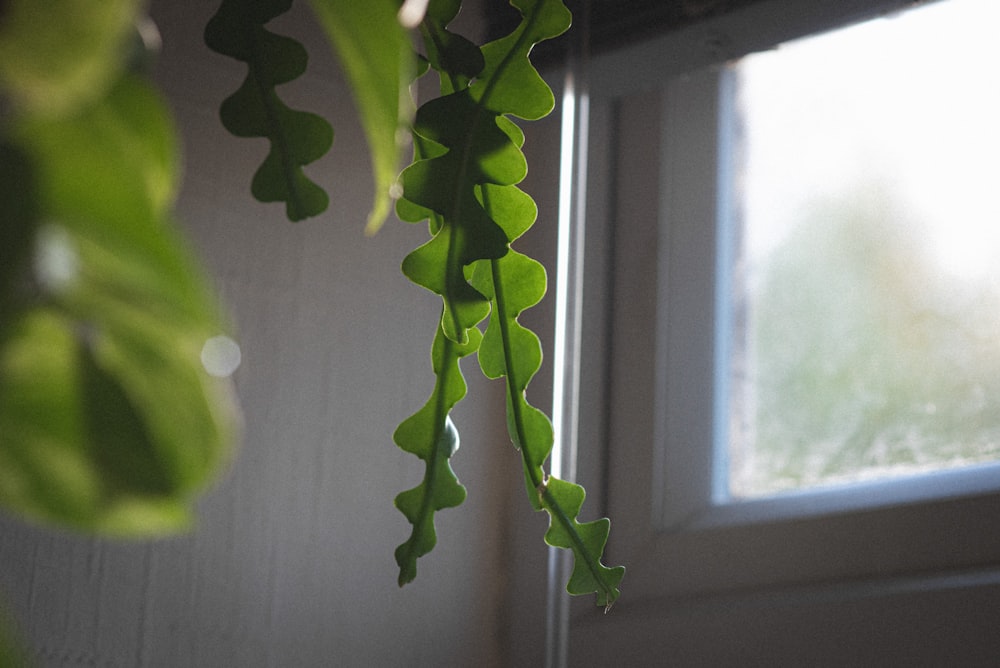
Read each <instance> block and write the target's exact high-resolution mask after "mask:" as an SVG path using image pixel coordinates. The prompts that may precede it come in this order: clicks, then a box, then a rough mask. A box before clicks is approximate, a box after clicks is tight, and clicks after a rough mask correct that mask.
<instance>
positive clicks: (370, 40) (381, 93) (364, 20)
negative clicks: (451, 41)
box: [312, 0, 416, 234]
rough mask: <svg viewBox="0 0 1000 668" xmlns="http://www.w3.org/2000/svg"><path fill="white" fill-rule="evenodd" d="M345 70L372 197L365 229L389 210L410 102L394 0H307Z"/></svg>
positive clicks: (411, 65)
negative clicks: (365, 145) (365, 149)
mask: <svg viewBox="0 0 1000 668" xmlns="http://www.w3.org/2000/svg"><path fill="white" fill-rule="evenodd" d="M312 7H313V10H314V11H315V12H316V15H317V16H318V17H319V19H320V22H321V23H322V25H323V27H324V28H325V30H326V33H327V35H328V36H329V38H330V42H331V44H332V45H333V48H334V50H335V51H336V53H337V55H338V57H339V60H340V64H341V67H343V68H344V72H345V73H346V75H347V79H348V81H349V82H350V85H351V90H352V91H353V93H354V102H355V105H356V106H357V109H358V113H359V116H360V119H361V124H362V126H363V128H364V131H365V135H366V137H367V139H368V148H369V153H370V155H371V160H372V175H373V177H374V181H375V201H374V203H373V204H372V210H371V213H370V214H369V216H368V224H367V226H366V231H367V232H368V233H370V234H371V233H374V232H376V231H377V230H378V229H379V228H380V227H381V226H382V223H383V222H384V220H385V218H386V216H387V215H389V211H390V210H391V205H392V199H393V186H394V185H395V183H396V173H397V170H398V169H399V161H400V155H401V151H402V138H403V137H404V136H405V132H404V129H405V128H406V127H407V126H408V125H409V124H410V119H411V117H412V115H413V103H412V101H411V100H410V97H409V93H408V92H407V87H408V86H409V83H410V81H411V80H412V78H413V74H414V72H415V70H416V62H415V59H414V56H413V50H412V48H411V46H410V40H409V37H408V36H407V34H406V31H405V30H403V28H402V26H400V24H399V21H398V20H397V18H396V13H397V11H398V9H399V2H398V1H397V0H364V2H345V1H343V0H312Z"/></svg>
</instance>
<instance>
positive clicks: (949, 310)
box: [729, 0, 1000, 498]
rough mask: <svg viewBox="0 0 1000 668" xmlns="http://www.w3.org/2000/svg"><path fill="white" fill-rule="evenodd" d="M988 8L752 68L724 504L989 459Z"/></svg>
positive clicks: (980, 4) (998, 95) (857, 32)
mask: <svg viewBox="0 0 1000 668" xmlns="http://www.w3.org/2000/svg"><path fill="white" fill-rule="evenodd" d="M998 20H1000V3H995V2H993V1H992V0H949V1H947V2H939V3H933V4H931V5H928V6H926V7H923V8H919V9H916V10H912V11H910V12H907V13H905V14H902V15H898V16H892V17H888V18H884V19H879V20H876V21H872V22H869V23H866V24H861V25H858V26H854V27H849V28H846V29H843V30H840V31H836V32H833V33H829V34H826V35H821V36H819V37H815V38H810V39H805V40H801V41H799V42H795V43H791V44H788V45H784V46H782V47H781V48H779V49H777V50H775V51H772V52H768V53H765V54H758V55H754V56H750V57H748V58H746V59H744V60H743V61H741V62H740V63H738V64H737V65H735V66H734V67H735V68H736V76H737V77H738V82H739V83H738V86H739V89H738V95H739V98H738V99H739V102H738V105H739V106H738V109H739V110H738V112H737V114H736V116H737V118H736V119H734V122H736V123H738V135H739V136H740V137H741V139H740V141H739V143H738V146H737V151H736V153H737V155H736V158H735V159H736V160H737V161H738V163H737V164H738V165H739V170H738V173H739V176H738V179H737V183H736V187H737V189H738V190H737V195H738V197H737V199H738V201H739V202H740V205H739V210H738V217H739V218H740V219H741V221H740V222H741V225H740V228H739V231H738V232H737V234H738V236H740V240H739V245H740V247H741V253H740V261H739V262H738V264H737V270H736V272H735V276H736V278H735V285H736V288H735V289H734V295H733V308H734V311H733V315H734V318H733V320H734V322H735V323H737V325H736V327H734V339H733V345H732V350H733V354H732V359H731V360H730V364H731V388H732V389H731V396H730V453H729V454H730V492H731V494H732V495H733V496H734V497H737V498H741V497H742V498H745V497H759V496H765V495H769V494H772V493H778V492H783V491H789V490H796V489H803V488H810V487H815V486H819V485H829V484H839V483H849V482H856V481H862V480H871V479H878V478H884V477H888V476H896V475H907V474H912V473H921V472H927V471H933V470H938V469H944V468H954V467H959V466H965V465H971V464H977V463H982V462H989V461H996V460H1000V205H998V202H997V198H996V196H995V193H994V192H993V189H992V187H991V185H990V184H991V183H995V182H996V176H997V156H998V155H1000V128H998V127H997V120H996V119H998V118H1000V91H997V89H996V87H994V86H990V85H988V83H987V82H988V81H989V80H990V77H991V75H992V73H991V71H990V70H991V68H992V59H993V58H994V56H993V54H992V53H991V52H990V44H991V39H992V38H991V37H990V36H989V34H988V32H987V31H988V28H989V26H991V25H996V22H997V21H998Z"/></svg>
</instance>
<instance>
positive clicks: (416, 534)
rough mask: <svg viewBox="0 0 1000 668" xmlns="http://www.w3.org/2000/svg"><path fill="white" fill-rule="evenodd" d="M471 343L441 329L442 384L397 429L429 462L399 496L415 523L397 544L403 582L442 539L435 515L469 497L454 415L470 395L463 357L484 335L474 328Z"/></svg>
mask: <svg viewBox="0 0 1000 668" xmlns="http://www.w3.org/2000/svg"><path fill="white" fill-rule="evenodd" d="M470 333H471V335H470V336H469V337H468V342H467V343H466V344H464V345H460V344H457V343H455V342H454V341H452V340H451V339H450V338H448V337H447V336H444V334H443V333H442V331H441V328H438V332H437V335H436V336H435V338H434V346H433V349H432V354H431V358H432V362H433V367H434V373H435V374H436V376H437V382H436V383H435V386H434V392H433V393H432V394H431V396H430V398H429V399H428V400H427V403H426V404H424V407H423V408H421V409H420V410H419V411H417V412H416V413H415V414H413V415H412V416H410V417H409V418H407V419H406V420H404V421H403V423H402V424H400V425H399V427H398V428H397V429H396V433H395V434H394V435H393V439H394V440H395V441H396V444H397V445H398V446H399V447H400V448H402V449H403V450H406V451H407V452H410V453H412V454H414V455H416V456H417V457H420V459H422V460H424V462H425V463H426V470H425V473H424V479H423V481H422V482H421V483H420V484H419V485H418V486H416V487H414V488H413V489H410V490H407V491H405V492H402V493H400V494H399V495H398V496H397V497H396V501H395V503H396V508H398V509H399V510H400V512H402V513H403V514H404V515H405V516H406V519H408V520H409V521H410V524H412V525H413V531H412V533H411V534H410V538H409V539H408V540H407V541H406V542H405V543H403V544H402V545H400V546H399V547H397V548H396V563H397V564H398V565H399V585H400V586H402V585H404V584H406V583H407V582H411V581H412V580H413V579H414V578H415V577H416V576H417V559H418V558H419V557H422V556H423V555H425V554H427V553H428V552H430V551H431V549H433V548H434V545H435V543H437V535H436V533H435V531H434V513H435V512H436V511H438V510H442V509H444V508H452V507H454V506H457V505H459V504H461V503H462V502H463V501H464V500H465V488H464V487H463V486H462V485H461V484H459V482H458V478H456V477H455V473H454V471H452V469H451V465H450V464H449V461H448V460H449V458H450V457H451V456H452V455H453V454H455V451H456V450H457V449H458V442H459V438H458V430H457V429H456V428H455V425H454V423H452V421H451V418H450V417H449V413H450V412H451V409H452V408H453V407H454V406H455V404H457V403H458V402H459V401H461V399H462V397H464V396H465V392H466V385H465V379H464V378H463V377H462V370H461V368H460V367H459V360H460V359H461V358H462V357H465V356H466V355H469V354H471V353H473V352H475V351H476V349H477V348H478V347H479V343H480V340H481V338H482V335H481V334H480V333H479V330H478V329H472V330H471V332H470Z"/></svg>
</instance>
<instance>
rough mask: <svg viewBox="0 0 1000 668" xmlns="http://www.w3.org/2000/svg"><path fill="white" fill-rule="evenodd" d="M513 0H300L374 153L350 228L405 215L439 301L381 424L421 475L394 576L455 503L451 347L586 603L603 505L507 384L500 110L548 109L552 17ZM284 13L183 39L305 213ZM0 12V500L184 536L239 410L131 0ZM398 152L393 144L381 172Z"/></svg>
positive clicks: (512, 140) (524, 282)
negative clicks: (424, 83)
mask: <svg viewBox="0 0 1000 668" xmlns="http://www.w3.org/2000/svg"><path fill="white" fill-rule="evenodd" d="M511 4H512V5H513V6H514V7H515V8H516V9H517V10H518V11H519V12H520V14H521V21H520V23H519V25H518V26H517V28H516V29H515V30H514V31H513V32H511V33H510V34H509V35H507V36H505V37H502V38H500V39H497V40H495V41H492V42H489V43H487V44H484V45H482V46H477V45H475V44H473V43H472V42H470V41H469V40H467V39H465V38H464V37H462V36H460V35H458V34H456V33H454V32H452V31H451V30H450V29H449V25H450V24H451V22H452V21H453V19H454V18H455V17H456V15H457V14H458V12H459V10H460V6H461V2H460V0H431V1H430V2H429V3H428V2H419V1H416V2H415V1H413V0H408V1H407V2H406V3H404V5H403V8H402V11H401V10H400V5H401V3H400V2H399V1H398V0H366V1H365V2H356V1H355V0H311V6H312V8H313V10H314V13H315V15H316V17H317V19H318V21H319V23H320V24H321V25H322V27H323V29H324V30H325V32H326V34H327V35H328V37H329V38H330V43H331V45H332V47H333V49H334V51H335V54H336V55H337V57H338V58H339V60H340V62H341V64H342V65H343V67H344V71H345V72H346V74H347V78H348V81H349V84H350V87H351V90H352V92H353V94H354V100H355V103H356V106H357V109H358V113H359V116H360V118H361V123H362V127H363V129H364V132H365V134H366V137H367V140H368V144H369V148H370V151H371V155H372V163H373V180H374V183H375V201H374V203H373V206H372V212H371V215H370V216H369V219H368V222H367V225H366V230H367V231H368V232H374V231H376V230H377V229H378V228H379V226H380V225H382V223H383V221H384V220H385V218H386V217H387V215H388V213H389V211H390V207H391V206H392V205H393V203H395V208H396V213H397V215H398V217H399V218H400V219H402V220H404V221H408V222H410V223H421V222H424V221H426V223H427V226H428V231H429V238H428V240H427V242H426V243H424V244H423V245H421V246H420V247H419V248H417V249H415V250H413V251H412V252H411V253H410V254H409V255H408V256H407V257H406V258H405V259H404V260H403V273H404V274H405V276H406V277H407V278H409V279H410V280H411V281H413V282H414V283H416V284H418V285H420V286H423V287H424V288H426V289H428V290H430V291H432V292H434V293H435V294H437V295H439V296H440V298H441V306H440V309H441V310H440V318H439V319H438V321H437V326H436V329H435V331H434V332H433V333H432V334H433V336H431V337H429V338H431V339H432V341H433V344H432V347H431V362H432V370H433V373H434V376H435V381H434V385H433V389H432V391H431V394H430V397H429V398H428V400H427V402H426V404H425V405H424V406H423V407H422V408H421V409H420V410H418V411H417V412H416V413H414V414H413V415H412V416H410V417H409V418H407V419H406V420H404V421H403V422H402V423H401V424H400V425H399V427H398V429H397V430H396V432H395V436H394V439H395V441H396V443H397V444H398V446H399V447H400V448H401V449H403V450H404V451H406V452H409V453H411V454H413V455H416V456H417V457H419V458H420V459H421V460H423V461H424V463H425V474H424V478H423V480H422V481H421V482H420V483H419V484H418V485H417V486H415V487H414V488H412V489H410V490H407V491H404V492H402V493H400V494H399V495H398V496H397V497H396V500H395V504H396V507H397V508H398V509H399V510H400V511H401V512H402V513H403V514H404V515H405V516H406V518H407V520H408V521H409V522H410V524H411V525H412V530H411V533H410V536H409V538H407V539H406V540H405V541H403V542H402V544H400V545H399V547H398V548H397V550H396V554H395V556H396V561H397V564H398V566H399V583H400V584H401V585H402V584H405V583H407V582H410V581H411V580H413V579H414V578H415V577H416V574H417V560H418V559H419V558H420V557H422V556H424V555H426V554H427V553H429V552H430V551H431V550H432V548H433V547H434V544H435V542H436V534H435V528H434V515H435V513H437V512H438V511H441V510H443V509H445V508H450V507H454V506H457V505H459V504H461V503H462V501H463V500H464V499H465V496H466V492H465V489H464V487H463V486H462V485H461V484H460V483H459V481H458V478H457V477H456V475H455V472H454V471H453V469H452V467H451V462H450V459H451V456H452V455H453V454H454V453H455V451H456V449H457V448H458V444H459V431H458V429H457V427H456V425H455V423H454V422H453V421H452V418H451V411H452V409H453V408H454V406H455V405H456V404H457V403H458V402H459V401H460V400H461V399H462V398H463V397H464V396H465V393H466V389H467V388H466V383H465V380H464V378H463V376H462V369H461V365H460V363H461V360H462V359H463V358H465V357H469V356H471V355H476V357H477V359H478V362H479V366H480V368H481V369H482V371H483V373H485V374H486V376H488V377H490V378H493V379H497V380H500V381H502V382H503V383H504V384H505V387H506V411H507V424H508V429H509V433H510V438H511V441H512V442H513V445H514V447H515V448H516V450H517V451H518V452H519V454H520V459H521V466H522V468H523V471H524V474H525V481H526V488H527V490H528V497H529V503H530V504H531V505H532V507H533V508H534V509H536V510H538V511H545V512H546V513H547V514H548V515H549V518H550V524H549V529H548V531H547V532H546V533H545V537H544V538H545V541H546V542H547V543H548V544H550V545H553V546H556V547H560V548H565V549H568V550H570V551H571V552H572V554H573V556H574V558H575V566H574V569H573V572H572V575H571V577H570V580H569V582H568V584H567V590H568V591H569V592H570V593H571V594H587V593H594V594H596V601H597V604H598V605H600V606H604V607H605V608H609V607H610V606H611V605H612V603H614V601H615V600H616V599H617V598H618V596H619V589H618V586H619V582H620V581H621V578H622V575H623V574H624V568H622V567H616V568H609V567H607V566H605V565H604V564H603V563H602V561H601V560H602V558H603V552H604V547H605V543H606V541H607V538H608V530H609V522H608V520H607V519H601V520H598V521H594V522H586V523H581V522H579V521H578V516H579V513H580V510H581V506H582V503H583V500H584V490H583V488H581V487H580V486H578V485H576V484H573V483H571V482H567V481H563V480H559V479H556V478H554V477H552V476H549V475H548V474H547V473H546V471H545V465H546V461H547V459H548V458H549V454H550V452H551V450H552V442H553V433H552V426H551V423H550V421H549V419H548V417H547V416H546V415H545V414H543V413H542V412H541V411H539V410H538V409H537V408H535V407H533V406H532V405H530V404H529V403H528V401H527V397H526V390H527V388H528V386H529V383H530V382H531V379H532V377H533V376H534V375H535V373H537V371H538V369H539V366H540V364H541V358H542V350H541V345H540V343H539V340H538V337H537V336H536V335H535V334H534V333H532V332H531V331H529V330H528V329H526V328H525V327H523V326H522V325H521V324H520V323H519V322H518V317H519V315H520V314H521V313H522V312H523V311H525V310H526V309H528V308H530V307H531V306H533V305H535V304H537V303H538V302H539V301H540V300H541V299H542V296H543V295H544V293H545V289H546V276H545V270H544V268H543V267H542V265H540V264H539V263H538V262H537V261H535V260H533V259H531V258H528V257H527V256H525V255H523V254H521V253H519V252H518V251H517V250H515V249H514V248H513V247H512V245H513V244H515V243H516V241H517V239H518V238H519V237H520V236H521V235H522V234H524V232H525V231H527V230H528V229H529V228H530V227H531V226H532V224H533V223H534V220H535V217H536V207H535V204H534V202H533V201H532V199H531V197H530V196H529V195H528V194H526V193H525V192H524V191H522V190H520V189H519V188H518V186H517V184H518V183H520V182H521V181H522V180H523V179H524V177H525V175H526V173H527V165H526V161H525V157H524V154H523V153H522V152H521V147H522V145H523V142H524V135H523V133H522V131H521V129H520V128H519V126H518V122H521V121H531V120H536V119H539V118H542V117H544V116H545V115H547V114H548V113H550V112H551V110H552V109H553V107H554V99H553V95H552V92H551V90H550V89H549V87H548V86H547V85H546V84H545V82H544V81H543V80H542V78H541V77H540V76H539V74H538V72H537V71H536V70H535V69H534V67H533V66H532V64H531V62H530V60H529V55H530V53H531V50H532V48H533V46H534V45H535V44H537V43H538V42H541V41H543V40H546V39H551V38H553V37H555V36H557V35H559V34H561V33H562V32H564V31H565V30H567V29H568V28H569V26H570V18H571V17H570V13H569V11H568V9H567V8H566V7H565V5H564V4H563V3H562V1H561V0H512V2H511ZM290 6H291V0H222V2H221V5H220V6H219V9H218V11H217V13H216V14H215V16H214V17H213V18H212V20H211V21H210V22H209V24H208V25H207V26H206V29H205V41H206V43H207V44H208V46H209V47H210V48H212V49H213V50H214V51H216V52H218V53H220V54H223V55H225V56H228V57H232V58H235V59H237V60H239V61H242V62H243V63H245V64H246V66H247V74H246V78H245V79H244V81H243V82H242V84H239V85H238V86H237V85H235V84H234V88H235V90H234V92H233V93H232V94H231V95H230V96H229V97H228V98H227V99H226V100H225V101H224V102H223V103H222V107H221V110H220V117H221V120H222V123H223V125H224V126H225V127H226V129H227V130H229V131H230V132H231V133H232V134H234V135H237V136H240V137H264V138H267V139H268V140H269V143H270V151H269V153H268V155H267V157H266V158H265V159H264V161H263V163H262V164H261V165H260V166H259V167H258V168H257V170H256V173H255V174H253V175H252V177H250V175H249V174H248V177H250V182H251V185H250V191H251V193H252V194H253V196H254V197H256V198H257V199H258V200H260V201H262V202H282V203H284V205H285V211H286V214H287V217H288V218H289V219H290V220H293V221H300V220H305V219H307V218H310V217H314V216H317V215H318V214H320V213H322V212H323V211H324V210H325V209H326V208H327V206H328V196H327V194H326V192H325V191H324V190H323V189H322V187H321V186H319V185H318V184H316V183H314V182H313V181H312V180H311V179H309V177H308V176H306V174H305V172H304V171H303V169H302V167H303V166H304V165H307V164H309V163H310V162H312V161H314V160H316V159H317V158H319V157H320V156H322V155H323V154H325V153H326V152H327V151H328V150H330V147H331V145H332V142H333V130H332V128H331V127H330V126H329V124H327V122H326V121H325V120H323V119H322V118H321V117H320V116H318V115H316V114H315V113H313V112H311V111H303V110H295V109H291V108H290V107H288V106H287V105H286V104H285V103H284V102H283V101H282V100H281V98H280V96H279V95H278V92H277V90H276V87H277V86H278V85H280V84H282V83H286V82H288V81H291V80H293V79H295V78H297V77H299V76H300V75H301V74H302V73H303V72H304V71H305V67H306V61H307V53H306V51H305V49H304V48H303V47H302V45H301V44H299V43H298V42H297V41H296V40H294V39H292V38H290V37H287V36H280V35H277V34H275V33H273V32H271V31H270V30H268V29H267V27H266V25H267V24H268V23H269V22H270V21H271V20H272V19H274V18H275V17H277V16H279V15H281V14H283V13H285V12H287V11H288V10H289V8H290ZM4 11H5V14H4V16H3V21H2V22H0V89H2V91H0V92H2V93H3V97H4V98H5V99H7V100H8V101H9V106H10V109H11V110H12V113H11V114H10V116H9V119H8V120H6V121H5V122H4V123H3V125H2V126H0V211H2V214H3V219H4V221H5V223H4V225H3V226H2V235H3V236H2V240H0V241H2V243H0V504H3V505H4V506H5V507H6V508H8V509H10V510H12V511H15V512H18V513H20V514H22V515H24V516H27V517H32V518H36V519H40V520H43V521H47V522H50V523H56V524H61V525H63V526H71V527H76V528H80V529H84V530H87V531H93V532H98V533H105V534H114V535H142V534H150V533H154V534H159V533H163V532H167V531H175V530H178V529H181V528H183V527H185V526H187V525H188V523H189V522H190V517H191V510H190V509H191V506H192V503H193V500H194V499H195V498H196V495H197V493H198V492H199V491H200V490H202V489H203V488H204V487H205V486H206V485H207V484H208V483H209V482H210V481H211V480H212V479H213V478H214V476H215V475H216V473H217V471H219V470H220V468H221V466H222V465H223V464H224V463H225V462H226V461H227V460H228V458H229V456H230V451H231V443H232V442H233V441H234V439H235V434H236V432H237V429H238V415H237V412H236V411H235V408H234V406H235V402H234V401H233V400H232V398H231V387H230V385H229V382H228V380H227V379H226V376H227V375H228V373H229V372H230V371H231V365H230V364H229V363H228V362H227V361H226V360H225V357H226V351H227V350H228V349H229V348H227V345H228V344H227V342H228V339H226V338H225V336H224V332H225V330H226V324H225V323H224V322H223V321H222V319H221V318H220V317H219V315H218V313H219V309H218V307H217V306H216V305H215V304H214V303H213V301H212V299H211V297H210V291H209V289H208V288H207V284H206V281H205V280H204V279H203V277H202V275H201V273H200V271H199V270H198V269H197V268H196V266H195V263H194V262H193V260H192V257H191V255H190V253H189V252H188V251H187V250H186V248H185V246H184V244H183V242H182V241H181V240H180V239H179V237H178V234H177V232H176V230H175V227H174V226H173V224H172V222H171V209H172V205H173V200H174V197H175V193H176V182H177V177H176V174H177V169H176V158H175V150H174V144H175V141H176V140H175V132H174V130H173V128H172V127H171V125H170V121H169V117H168V114H167V112H166V109H165V105H164V104H163V102H162V101H161V100H160V98H159V96H158V94H157V93H156V91H155V90H153V88H152V87H151V85H150V84H149V83H148V81H146V79H145V77H144V74H143V72H142V71H141V63H142V58H135V57H134V53H135V52H136V48H135V47H136V44H137V43H139V41H138V38H137V34H138V33H137V32H136V30H135V28H134V26H136V25H137V24H138V23H139V22H140V21H141V19H142V7H141V3H140V2H138V0H115V1H114V2H113V3H112V2H108V3H103V2H102V3H98V2H91V1H89V0H66V1H65V2H63V3H60V4H59V7H58V9H55V8H51V7H50V6H49V5H48V4H46V3H37V2H35V0H11V1H10V2H8V3H7V4H6V5H5V10H4ZM400 17H402V23H405V24H406V26H407V27H404V26H403V25H402V24H401V20H400ZM411 28H415V29H416V30H417V32H418V33H419V37H420V41H421V42H422V47H421V51H422V53H421V54H419V55H418V54H416V53H414V51H413V47H412V43H411V37H410V34H409V33H408V29H411ZM65 35H71V36H72V39H66V38H65ZM43 47H44V48H43ZM428 72H434V73H435V74H436V75H437V77H438V78H439V82H440V86H439V88H440V95H439V96H438V97H436V98H434V99H432V100H430V101H428V102H426V103H425V104H423V106H421V107H420V109H419V110H414V108H413V104H412V102H411V101H410V97H409V95H408V93H407V90H408V86H409V85H410V84H411V83H412V82H413V81H414V79H415V78H416V77H418V76H423V75H425V74H426V73H428ZM515 119H516V120H515ZM407 134H408V135H409V137H410V139H411V140H412V141H410V142H404V141H402V138H403V137H404V136H405V135H407ZM408 144H411V145H412V146H413V161H412V164H410V166H409V167H407V168H406V169H405V170H403V171H402V173H401V174H400V173H399V172H398V167H399V161H400V156H401V151H402V148H401V147H402V146H404V145H408ZM219 351H222V352H219ZM219 355H221V356H222V359H221V361H220V360H219V359H215V358H216V357H218V356H219ZM150 379H153V381H154V382H151V380H150ZM178 416H183V419H178ZM473 436H475V435H473Z"/></svg>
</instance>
